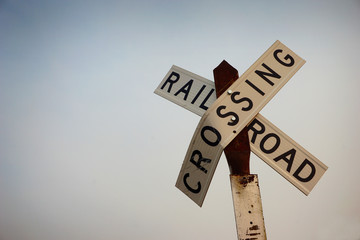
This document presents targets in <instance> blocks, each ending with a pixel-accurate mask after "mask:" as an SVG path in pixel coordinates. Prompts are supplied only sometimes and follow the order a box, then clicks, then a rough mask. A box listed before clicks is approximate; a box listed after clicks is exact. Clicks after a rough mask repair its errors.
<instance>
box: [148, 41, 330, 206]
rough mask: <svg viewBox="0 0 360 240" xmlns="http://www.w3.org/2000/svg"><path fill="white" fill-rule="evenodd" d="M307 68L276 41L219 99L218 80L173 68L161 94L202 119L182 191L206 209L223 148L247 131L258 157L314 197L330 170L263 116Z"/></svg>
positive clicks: (180, 184) (179, 183)
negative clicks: (313, 192) (280, 91)
mask: <svg viewBox="0 0 360 240" xmlns="http://www.w3.org/2000/svg"><path fill="white" fill-rule="evenodd" d="M304 63H305V61H304V60H303V59H302V58H300V57H299V56H298V55H296V54H295V53H294V52H292V51H291V50H290V49H289V48H287V47H286V46H285V45H284V44H282V43H281V42H279V41H276V42H275V43H274V44H273V45H272V46H271V47H270V48H269V49H268V50H267V51H266V52H265V53H264V54H263V55H262V56H261V57H260V58H259V59H258V60H257V61H256V62H255V63H254V64H253V65H252V66H251V67H250V68H249V69H248V70H247V71H246V72H245V73H244V74H243V75H242V76H241V77H239V79H237V80H236V81H235V83H234V84H233V85H231V86H230V88H229V89H228V90H227V91H225V92H224V94H222V95H221V96H220V97H219V98H218V99H216V96H215V89H214V88H215V87H214V83H213V82H212V81H210V80H207V79H205V78H203V77H200V76H198V75H196V74H193V73H191V72H188V71H186V70H184V69H181V68H179V67H177V66H173V67H172V68H171V69H170V71H169V72H168V73H167V75H166V76H165V78H164V79H163V81H162V82H161V83H160V84H159V86H158V88H157V89H156V90H155V93H156V94H158V95H160V96H162V97H164V98H166V99H169V100H171V101H173V102H175V103H177V104H179V105H180V106H183V107H185V108H186V109H188V110H190V111H192V112H194V113H196V114H198V115H200V116H202V118H201V120H200V122H199V124H198V127H197V128H196V130H195V133H194V136H193V138H192V140H191V142H190V146H189V148H188V151H187V153H186V156H185V159H184V162H183V165H182V168H181V170H180V174H179V177H178V179H177V182H176V187H178V188H179V189H180V190H181V191H183V192H184V193H185V194H186V195H187V196H188V197H190V198H191V199H192V200H193V201H194V202H195V203H196V204H198V205H199V206H202V204H203V201H204V199H205V195H206V193H207V190H208V188H209V185H210V182H211V179H212V177H213V175H214V172H215V169H216V166H217V163H218V161H219V159H220V156H221V153H222V151H223V149H224V148H225V147H226V146H227V144H229V143H230V142H231V141H232V139H234V138H235V137H236V135H237V134H238V133H239V132H240V131H241V130H242V129H243V128H244V127H245V126H247V127H248V129H249V140H250V146H251V150H252V152H254V153H255V154H256V155H257V156H259V157H260V158H261V159H262V160H264V161H265V162H266V163H267V164H269V165H270V166H271V167H272V168H274V169H275V170H276V171H277V172H278V173H280V174H281V175H282V176H283V177H285V178H286V179H287V180H288V181H290V182H291V183H292V184H293V185H294V186H296V187H297V188H298V189H299V190H301V191H302V192H303V193H305V194H306V195H308V194H309V193H310V191H311V190H312V189H313V187H314V186H315V185H316V183H317V182H318V181H319V180H320V178H321V176H322V175H323V174H324V173H325V171H326V170H327V166H326V165H324V164H323V163H322V162H320V161H319V160H318V159H317V158H315V157H314V156H313V155H311V154H310V153H309V152H308V151H306V150H305V149H304V148H303V147H301V146H300V145H299V144H297V143H296V142H295V141H293V140H292V139H291V138H290V137H288V136H287V135H286V134H285V133H283V132H282V131H281V130H280V129H278V128H277V127H276V126H274V125H273V124H272V123H270V122H269V121H268V120H267V119H266V118H264V117H263V116H261V115H260V114H259V111H260V110H261V109H262V108H263V107H264V106H265V105H266V103H268V102H269V101H270V99H271V98H272V97H273V96H274V95H275V94H276V93H277V92H278V91H279V90H280V88H281V87H283V86H284V85H285V83H286V82H287V81H288V80H289V79H290V78H291V77H292V76H293V75H294V74H295V72H296V71H297V70H298V69H299V68H300V67H301V66H302V65H303V64H304Z"/></svg>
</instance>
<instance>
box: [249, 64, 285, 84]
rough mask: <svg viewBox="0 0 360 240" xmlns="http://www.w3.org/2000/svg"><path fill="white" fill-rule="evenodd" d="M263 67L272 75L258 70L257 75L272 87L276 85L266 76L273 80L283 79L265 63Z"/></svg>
mask: <svg viewBox="0 0 360 240" xmlns="http://www.w3.org/2000/svg"><path fill="white" fill-rule="evenodd" d="M262 66H263V67H264V68H266V69H267V70H268V71H269V72H271V73H268V72H263V71H260V70H256V71H255V73H256V74H257V75H259V77H261V78H262V79H264V80H265V81H266V82H267V83H268V84H270V85H271V86H274V83H273V82H272V81H271V80H270V79H268V78H267V77H266V76H269V77H273V78H278V79H279V78H281V76H280V75H279V74H277V73H276V72H275V71H274V70H272V69H271V68H270V67H268V66H267V65H266V64H265V63H263V64H262Z"/></svg>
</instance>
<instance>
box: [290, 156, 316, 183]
mask: <svg viewBox="0 0 360 240" xmlns="http://www.w3.org/2000/svg"><path fill="white" fill-rule="evenodd" d="M306 165H308V166H309V167H310V168H311V172H310V174H309V176H307V177H306V178H303V177H300V176H299V173H300V172H301V171H302V170H303V169H304V168H305V166H306ZM315 173H316V169H315V166H314V164H312V162H310V161H309V160H307V159H305V160H304V161H303V163H302V164H301V165H300V167H299V168H298V169H296V171H295V172H294V174H293V176H294V177H295V178H296V179H297V180H299V181H300V182H309V181H310V180H311V179H312V178H313V177H314V176H315Z"/></svg>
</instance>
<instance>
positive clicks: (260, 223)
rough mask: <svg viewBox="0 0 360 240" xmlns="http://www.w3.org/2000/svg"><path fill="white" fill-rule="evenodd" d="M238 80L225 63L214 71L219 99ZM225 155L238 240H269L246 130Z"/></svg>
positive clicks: (236, 75)
mask: <svg viewBox="0 0 360 240" xmlns="http://www.w3.org/2000/svg"><path fill="white" fill-rule="evenodd" d="M238 77H239V75H238V71H237V70H236V69H235V68H233V67H232V66H231V65H230V64H229V63H227V62H226V61H225V60H224V61H222V62H221V63H220V65H219V66H218V67H216V68H215V69H214V79H215V88H216V95H217V96H220V95H221V94H222V93H223V92H224V91H226V90H227V89H228V88H229V87H230V86H231V84H233V83H234V82H235V80H236V79H237V78H238ZM229 93H230V94H231V92H229ZM224 152H225V156H226V159H227V161H228V165H229V169H230V182H231V190H232V196H233V204H234V212H235V220H236V226H237V233H238V239H239V240H246V239H248V240H266V232H265V224H264V217H263V210H262V204H261V196H260V189H259V184H258V177H257V175H255V174H250V167H249V162H250V143H249V136H248V129H247V128H244V129H243V130H242V131H241V132H240V133H239V134H238V135H237V136H236V138H234V140H233V141H232V142H231V143H230V144H229V145H228V146H227V147H226V148H225V149H224Z"/></svg>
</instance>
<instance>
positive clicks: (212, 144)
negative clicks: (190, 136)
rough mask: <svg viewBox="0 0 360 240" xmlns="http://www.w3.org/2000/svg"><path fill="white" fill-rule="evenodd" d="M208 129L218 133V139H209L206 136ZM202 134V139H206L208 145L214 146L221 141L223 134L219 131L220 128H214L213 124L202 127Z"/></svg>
mask: <svg viewBox="0 0 360 240" xmlns="http://www.w3.org/2000/svg"><path fill="white" fill-rule="evenodd" d="M206 130H208V131H210V132H212V133H214V134H215V135H216V140H215V141H214V142H211V141H209V139H207V138H206V137H205V131H206ZM200 135H201V138H202V140H204V142H205V143H207V144H208V145H210V146H213V147H215V146H216V145H218V144H219V142H220V141H221V134H220V133H219V131H218V130H216V129H215V128H213V127H211V126H205V127H203V128H202V129H201V134H200Z"/></svg>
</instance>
